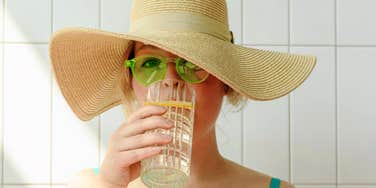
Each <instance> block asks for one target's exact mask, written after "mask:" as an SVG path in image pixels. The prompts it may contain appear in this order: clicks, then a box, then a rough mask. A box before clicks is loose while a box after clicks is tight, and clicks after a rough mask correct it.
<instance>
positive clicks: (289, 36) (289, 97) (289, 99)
mask: <svg viewBox="0 0 376 188" xmlns="http://www.w3.org/2000/svg"><path fill="white" fill-rule="evenodd" d="M290 3H291V1H290V0H287V30H288V31H287V44H288V49H287V51H288V53H290V52H291V7H290ZM287 101H288V110H287V111H288V133H287V134H288V138H289V144H288V151H289V152H288V156H289V162H288V164H289V174H288V177H289V182H290V183H291V184H292V182H291V180H292V177H291V174H292V173H291V169H292V167H291V166H292V158H291V156H292V153H291V152H292V151H291V145H292V139H291V135H292V134H291V129H292V128H291V115H292V114H291V95H290V94H289V95H288V97H287Z"/></svg>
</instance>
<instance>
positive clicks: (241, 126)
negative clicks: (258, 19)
mask: <svg viewBox="0 0 376 188" xmlns="http://www.w3.org/2000/svg"><path fill="white" fill-rule="evenodd" d="M243 9H244V8H243V0H240V43H243V28H244V27H243V25H244V23H243ZM234 43H235V40H234ZM243 118H244V108H243V109H242V110H241V113H240V130H241V134H240V137H241V139H240V145H241V149H240V162H241V164H242V165H243V166H244V153H245V152H244V119H243Z"/></svg>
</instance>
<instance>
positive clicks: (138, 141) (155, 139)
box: [118, 133, 172, 152]
mask: <svg viewBox="0 0 376 188" xmlns="http://www.w3.org/2000/svg"><path fill="white" fill-rule="evenodd" d="M171 140H172V137H171V136H169V135H166V134H161V133H151V134H139V135H135V136H132V137H128V138H126V139H124V140H123V141H121V144H120V146H119V147H118V151H119V152H122V151H128V150H134V149H138V148H143V147H147V146H153V145H161V144H168V143H170V142H171Z"/></svg>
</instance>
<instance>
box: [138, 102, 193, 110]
mask: <svg viewBox="0 0 376 188" xmlns="http://www.w3.org/2000/svg"><path fill="white" fill-rule="evenodd" d="M144 105H157V106H166V107H177V108H186V109H189V110H191V109H192V107H193V105H192V103H191V102H179V101H159V102H154V101H147V102H145V103H144Z"/></svg>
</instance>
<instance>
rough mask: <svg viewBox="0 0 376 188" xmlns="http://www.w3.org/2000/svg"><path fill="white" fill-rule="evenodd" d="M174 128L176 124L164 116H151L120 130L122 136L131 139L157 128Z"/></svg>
mask: <svg viewBox="0 0 376 188" xmlns="http://www.w3.org/2000/svg"><path fill="white" fill-rule="evenodd" d="M173 126H174V122H173V121H171V120H169V119H167V118H165V117H162V116H151V117H147V118H145V119H138V120H135V121H134V122H133V123H131V124H129V125H128V126H127V127H123V128H122V129H121V130H119V134H120V136H124V137H130V136H134V135H138V134H142V133H144V132H145V131H147V130H152V129H156V128H163V129H170V128H172V127H173Z"/></svg>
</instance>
